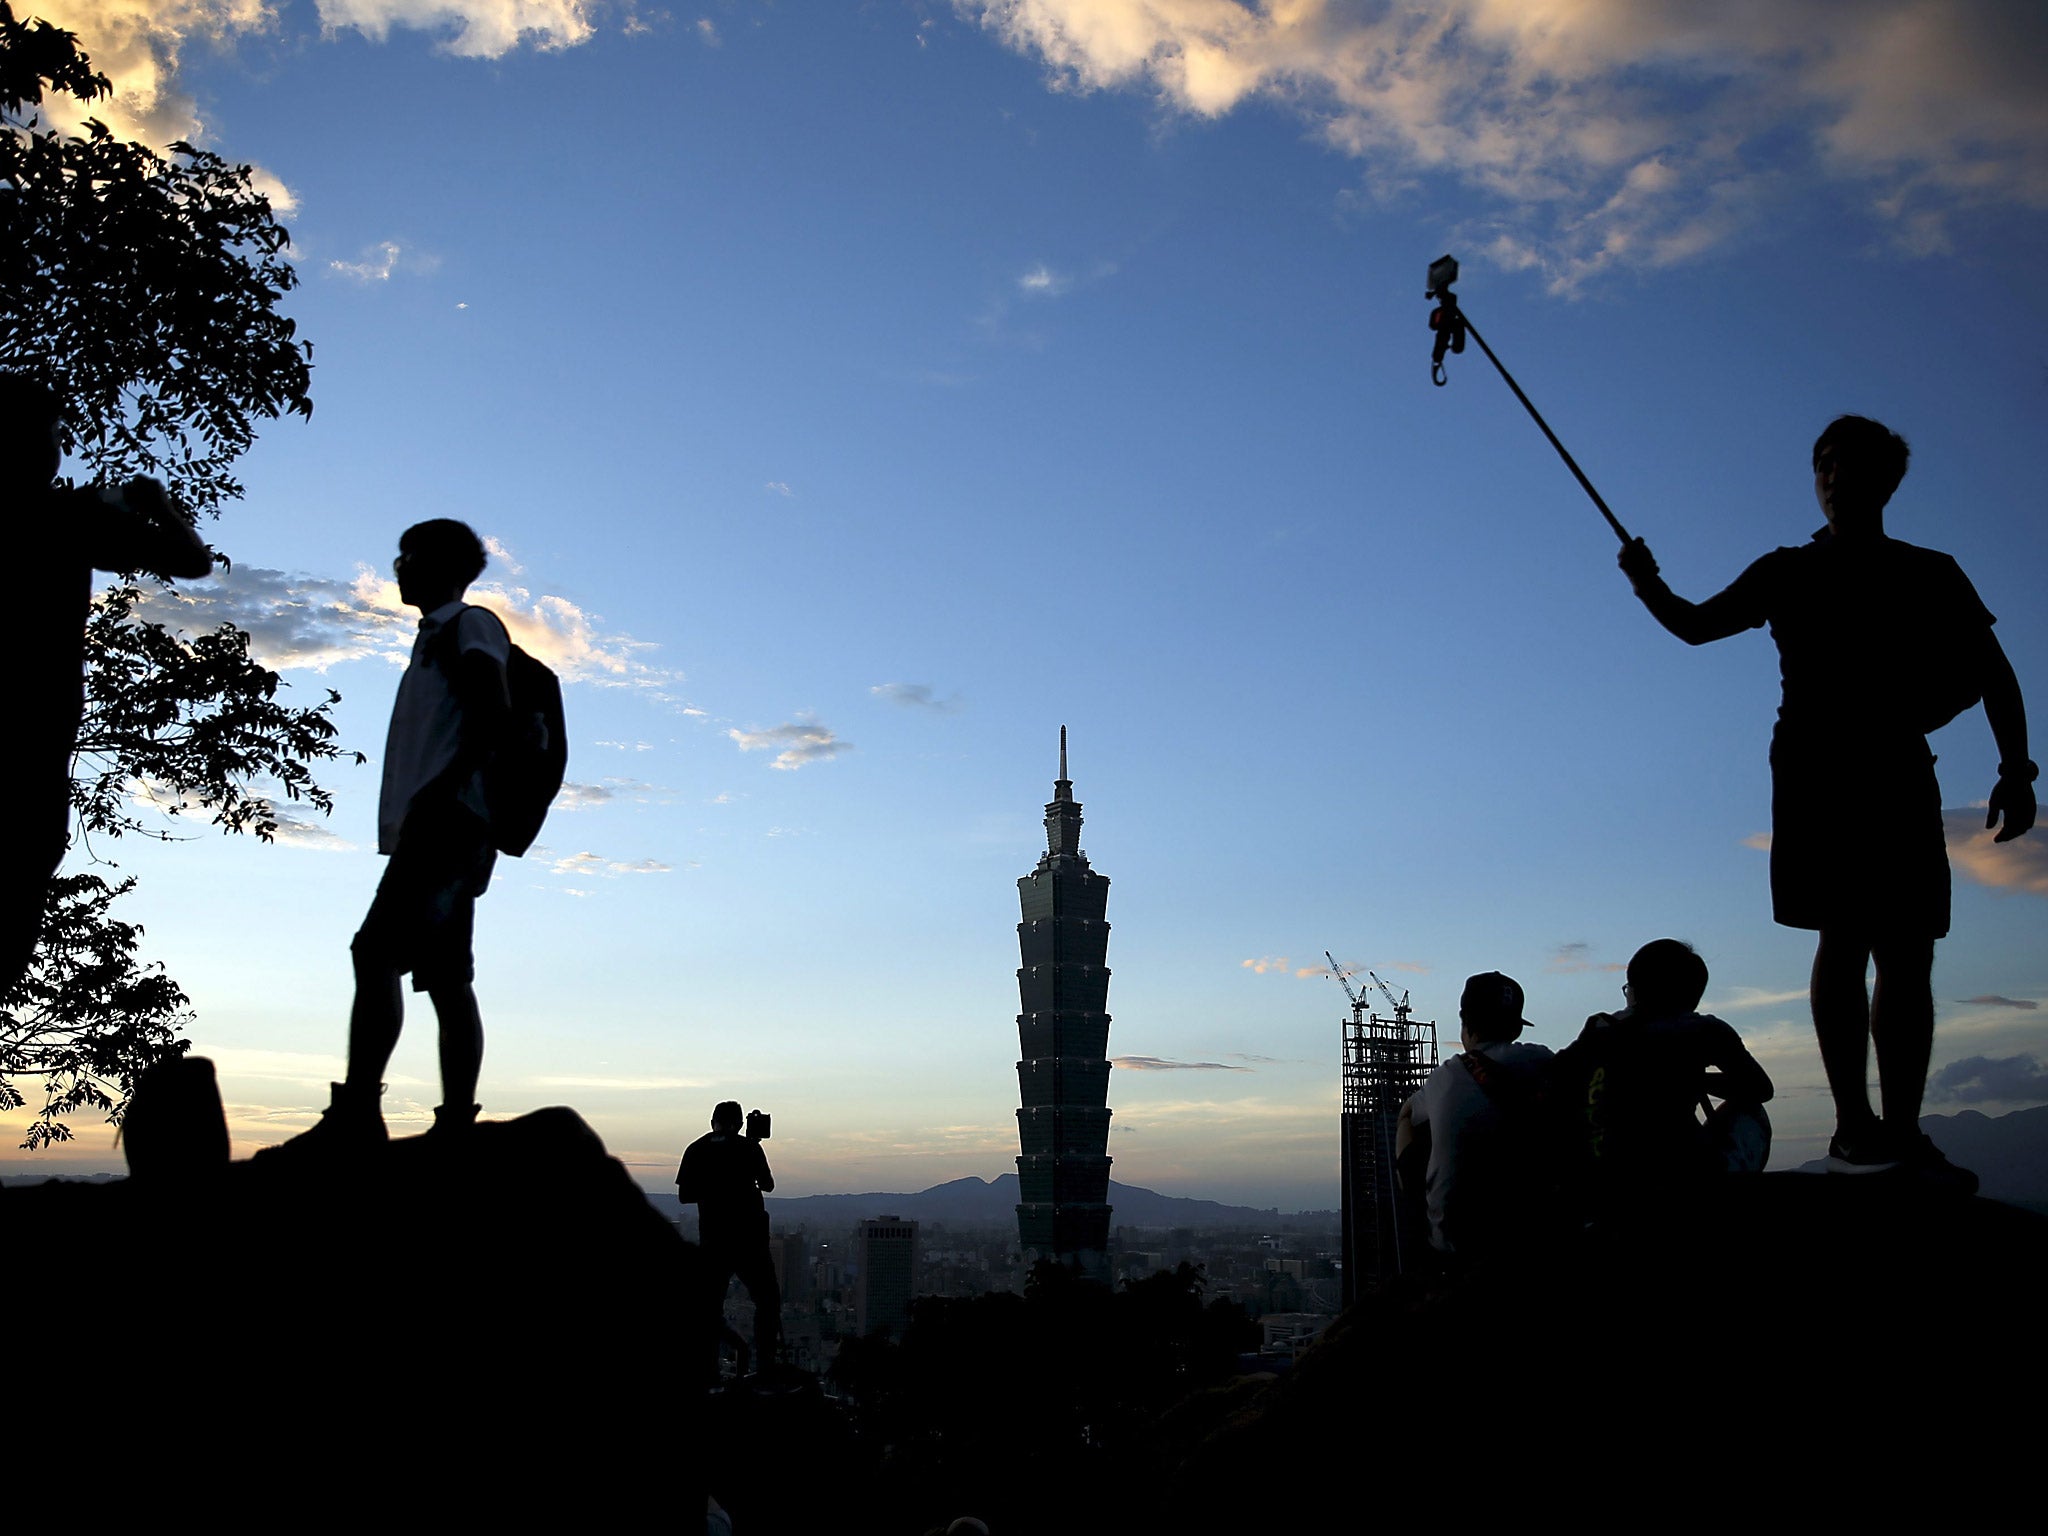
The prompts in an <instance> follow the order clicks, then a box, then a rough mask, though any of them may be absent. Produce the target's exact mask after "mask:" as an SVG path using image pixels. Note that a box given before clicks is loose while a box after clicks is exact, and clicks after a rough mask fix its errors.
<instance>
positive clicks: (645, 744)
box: [596, 741, 654, 752]
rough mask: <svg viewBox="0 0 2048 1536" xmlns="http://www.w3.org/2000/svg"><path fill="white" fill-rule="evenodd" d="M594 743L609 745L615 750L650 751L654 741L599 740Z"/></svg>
mask: <svg viewBox="0 0 2048 1536" xmlns="http://www.w3.org/2000/svg"><path fill="white" fill-rule="evenodd" d="M596 745H598V746H600V747H610V748H611V749H612V750H613V751H615V752H652V751H653V750H654V743H653V742H651V741H600V742H598V743H596Z"/></svg>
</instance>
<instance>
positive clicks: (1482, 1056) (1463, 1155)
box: [1394, 971, 1552, 1260]
mask: <svg viewBox="0 0 2048 1536" xmlns="http://www.w3.org/2000/svg"><path fill="white" fill-rule="evenodd" d="M1524 1002H1525V999H1524V997H1523V994H1522V984H1521V983H1520V982H1518V981H1516V980H1515V979H1514V978H1513V977H1512V976H1504V975H1502V974H1501V973H1500V972H1499V971H1482V972H1481V973H1480V974H1478V975H1477V976H1473V977H1471V978H1469V979H1468V980H1467V981H1466V983H1465V990H1464V993H1463V994H1462V995H1461V996H1460V997H1459V999H1458V1026H1459V1030H1458V1032H1459V1041H1460V1043H1461V1044H1462V1045H1463V1047H1464V1049H1463V1050H1462V1051H1460V1052H1459V1053H1458V1054H1457V1055H1456V1056H1453V1057H1452V1058H1451V1059H1450V1060H1449V1061H1446V1062H1444V1063H1442V1064H1441V1065H1439V1066H1438V1067H1437V1069H1436V1070H1435V1071H1434V1072H1432V1073H1430V1075H1429V1077H1428V1079H1427V1080H1426V1081H1425V1082H1424V1083H1423V1085H1422V1087H1421V1089H1420V1090H1419V1091H1417V1092H1416V1093H1415V1094H1414V1095H1413V1096H1411V1097H1410V1098H1409V1100H1408V1102H1407V1103H1405V1104H1403V1105H1402V1106H1401V1118H1400V1123H1399V1126H1398V1128H1397V1129H1396V1131H1395V1139H1394V1151H1395V1160H1396V1163H1397V1165H1398V1166H1399V1167H1401V1168H1402V1169H1403V1176H1404V1183H1406V1181H1407V1179H1408V1177H1409V1176H1410V1175H1411V1174H1413V1173H1414V1172H1415V1171H1416V1170H1418V1169H1419V1170H1420V1172H1421V1180H1422V1186H1423V1192H1424V1203H1425V1204H1426V1206H1427V1208H1428V1212H1429V1241H1430V1245H1431V1246H1432V1247H1434V1248H1435V1249H1436V1250H1437V1251H1438V1252H1440V1253H1444V1254H1450V1255H1455V1256H1456V1257H1457V1258H1459V1259H1461V1260H1464V1259H1476V1258H1484V1257H1486V1256H1487V1255H1488V1254H1491V1253H1495V1252H1498V1251H1499V1250H1500V1249H1501V1248H1503V1247H1506V1246H1511V1245H1512V1244H1514V1243H1515V1242H1517V1241H1519V1240H1520V1239H1522V1238H1523V1237H1525V1236H1526V1235H1527V1234H1528V1233H1529V1232H1530V1231H1531V1230H1532V1229H1533V1228H1534V1227H1535V1226H1536V1225H1538V1224H1539V1223H1540V1222H1541V1220H1542V1219H1543V1215H1544V1213H1545V1212H1546V1211H1547V1210H1548V1208H1549V1201H1548V1191H1549V1189H1550V1187H1551V1184H1552V1180H1551V1178H1550V1172H1549V1163H1550V1158H1549V1156H1548V1143H1549V1138H1548V1137H1547V1136H1546V1135H1545V1134H1544V1122H1543V1116H1542V1107H1541V1101H1542V1094H1543V1076H1544V1071H1545V1068H1546V1066H1547V1064H1548V1063H1549V1061H1550V1050H1549V1048H1548V1047H1546V1046H1541V1045H1536V1044H1533V1043H1531V1044H1524V1043H1522V1041H1521V1040H1520V1038H1519V1037H1520V1036H1521V1034H1522V1031H1523V1030H1525V1029H1527V1028H1529V1027H1530V1026H1529V1021H1528V1020H1527V1019H1525V1018H1523V1017H1522V1010H1523V1006H1524ZM1408 1187H1410V1188H1411V1189H1412V1184H1411V1185H1409V1186H1408Z"/></svg>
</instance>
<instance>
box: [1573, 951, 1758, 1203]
mask: <svg viewBox="0 0 2048 1536" xmlns="http://www.w3.org/2000/svg"><path fill="white" fill-rule="evenodd" d="M1627 975H1628V980H1627V981H1626V982H1625V983H1624V985H1623V988H1622V993H1623V996H1624V998H1625V1000H1626V1006H1625V1007H1623V1008H1622V1009H1620V1010H1619V1011H1618V1012H1615V1013H1596V1014H1594V1015H1593V1016H1592V1017H1591V1018H1589V1019H1588V1020H1586V1027H1585V1029H1584V1030H1583V1031H1581V1032H1580V1035H1579V1038H1578V1039H1577V1040H1575V1041H1573V1042H1572V1043H1571V1044H1570V1045H1568V1046H1566V1047H1565V1048H1564V1049H1563V1050H1562V1051H1560V1052H1558V1053H1557V1058H1556V1060H1555V1062H1554V1063H1553V1064H1552V1067H1551V1071H1550V1079H1551V1104H1552V1109H1553V1111H1554V1113H1555V1114H1556V1117H1557V1123H1558V1125H1559V1128H1560V1136H1561V1138H1562V1140H1563V1143H1564V1146H1565V1158H1566V1163H1567V1167H1568V1178H1569V1180H1570V1182H1571V1183H1572V1184H1573V1185H1574V1186H1575V1187H1576V1189H1577V1191H1578V1194H1579V1199H1580V1203H1581V1204H1582V1205H1583V1207H1584V1210H1585V1214H1586V1215H1588V1216H1591V1217H1596V1218H1597V1217H1601V1216H1623V1217H1626V1216H1628V1215H1629V1214H1631V1213H1632V1212H1633V1211H1635V1210H1636V1209H1638V1208H1639V1207H1642V1206H1643V1205H1645V1203H1647V1204H1650V1205H1661V1204H1662V1203H1664V1202H1665V1201H1667V1200H1668V1199H1669V1198H1670V1197H1671V1196H1672V1195H1673V1194H1674V1193H1676V1192H1678V1191H1680V1190H1682V1189H1683V1188H1685V1187H1686V1186H1689V1185H1697V1184H1698V1183H1699V1182H1701V1181H1703V1180H1708V1179H1713V1178H1717V1177H1719V1176H1720V1175H1723V1174H1730V1173H1761V1172H1762V1171H1763V1167H1764V1163H1765V1162H1766V1161H1767V1160H1768V1159H1769V1157H1770V1151H1771V1122H1770V1117H1769V1116H1768V1115H1767V1114H1766V1113H1765V1111H1764V1105H1765V1104H1766V1103H1768V1102H1769V1100H1770V1098H1771V1095H1772V1093H1773V1092H1774V1091H1775V1090H1774V1088H1773V1085H1772V1083H1771V1075H1770V1073H1768V1072H1766V1071H1765V1070H1764V1068H1763V1065H1762V1064H1761V1063H1760V1062H1758V1061H1757V1059H1756V1058H1755V1057H1754V1056H1752V1055H1750V1053H1749V1048H1748V1047H1747V1046H1745V1045H1744V1044H1743V1043H1742V1037H1741V1036H1740V1035H1738V1034H1737V1033H1736V1032H1735V1030H1734V1028H1733V1027H1732V1026H1731V1025H1729V1024H1726V1023H1724V1022H1723V1021H1722V1020H1720V1019H1717V1018H1715V1017H1713V1016H1712V1015H1711V1014H1703V1013H1700V1012H1699V1011H1698V1009H1699V1004H1700V999H1701V998H1702V997H1704V996H1705V995H1706V990H1707V963H1706V961H1704V960H1702V959H1701V958H1700V957H1699V955H1698V953H1697V952H1695V951H1694V949H1693V947H1692V946H1691V945H1690V944H1687V943H1684V942H1682V941H1681V940H1678V939H1655V940H1652V941H1651V942H1650V943H1648V944H1645V945H1644V946H1643V947H1642V948H1641V949H1639V950H1637V951H1636V952H1635V955H1634V957H1633V958H1632V959H1630V961H1629V963H1628V973H1627ZM1717 1099H1718V1100H1719V1101H1720V1102H1719V1103H1718V1104H1712V1102H1711V1101H1713V1100H1717ZM1702 1105H1710V1106H1711V1107H1710V1108H1709V1111H1708V1113H1707V1114H1706V1115H1705V1116H1704V1118H1702V1117H1701V1115H1700V1114H1699V1113H1698V1111H1699V1109H1700V1107H1701V1106H1702Z"/></svg>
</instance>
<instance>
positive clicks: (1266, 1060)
mask: <svg viewBox="0 0 2048 1536" xmlns="http://www.w3.org/2000/svg"><path fill="white" fill-rule="evenodd" d="M1226 1054H1227V1055H1228V1056H1230V1058H1231V1059H1232V1060H1234V1061H1249V1062H1252V1063H1254V1064H1255V1065H1258V1066H1272V1065H1275V1064H1277V1063H1278V1062H1280V1061H1282V1060H1284V1059H1285V1058H1284V1057H1280V1056H1259V1055H1255V1054H1253V1053H1252V1052H1250V1051H1229V1052H1226Z"/></svg>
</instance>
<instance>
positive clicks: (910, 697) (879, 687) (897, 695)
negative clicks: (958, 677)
mask: <svg viewBox="0 0 2048 1536" xmlns="http://www.w3.org/2000/svg"><path fill="white" fill-rule="evenodd" d="M868 692H869V693H872V694H873V695H874V696H875V697H876V698H878V699H887V700H888V701H889V702H890V703H892V704H901V705H904V706H905V707H906V708H910V709H928V710H930V711H931V712H932V713H933V714H935V715H950V714H952V713H954V712H955V711H956V710H958V709H959V708H960V696H959V695H958V694H957V693H956V694H954V695H952V696H951V697H950V698H944V699H942V698H939V697H937V695H936V694H935V693H934V692H933V690H932V685H931V684H930V683H876V684H875V685H874V686H873V687H872V688H870V689H869V690H868Z"/></svg>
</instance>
